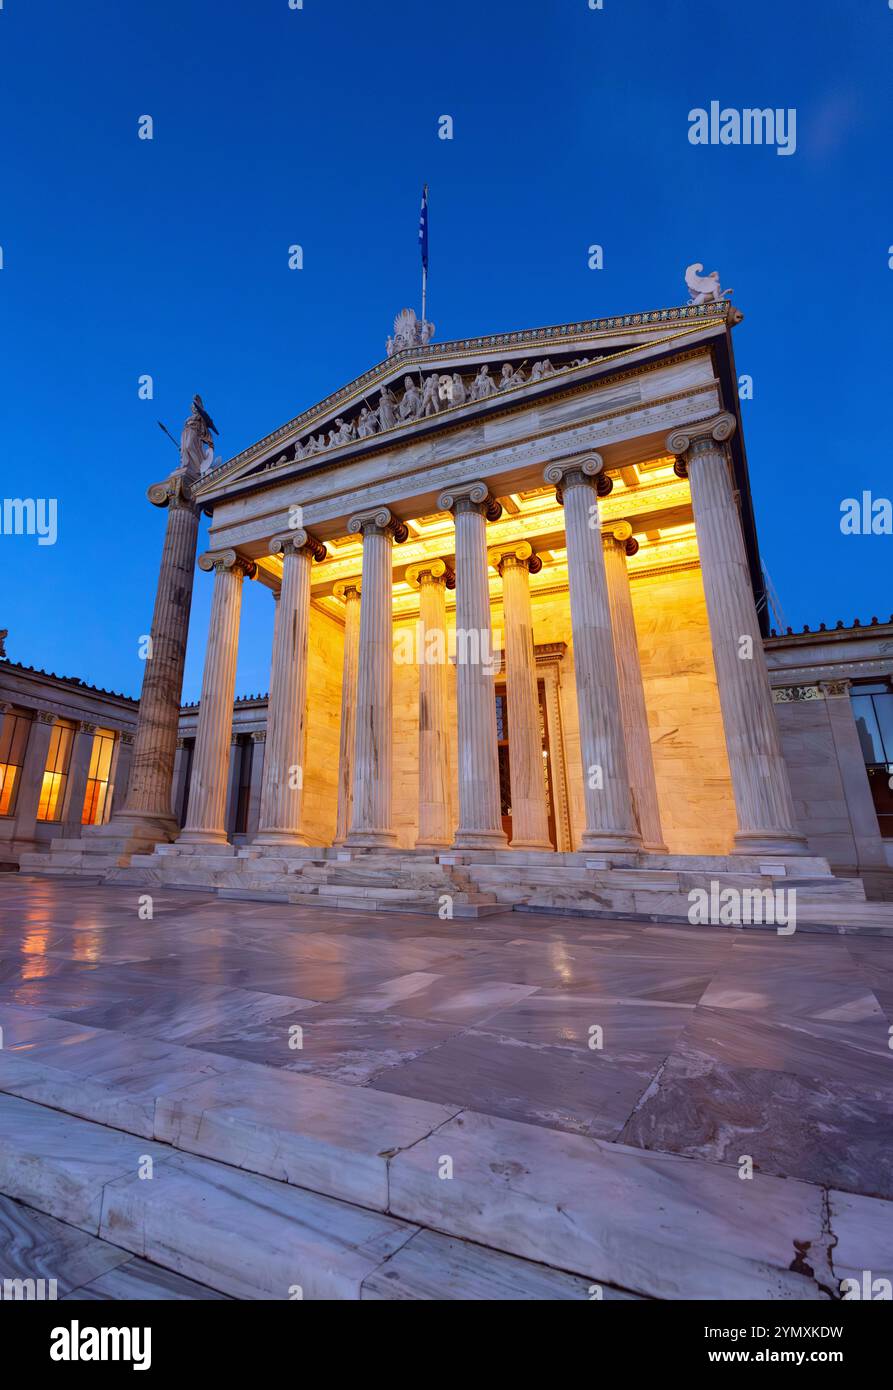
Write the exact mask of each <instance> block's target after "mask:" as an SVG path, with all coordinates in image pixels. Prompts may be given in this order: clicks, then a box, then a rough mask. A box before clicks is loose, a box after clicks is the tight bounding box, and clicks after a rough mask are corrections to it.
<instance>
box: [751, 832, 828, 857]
mask: <svg viewBox="0 0 893 1390" xmlns="http://www.w3.org/2000/svg"><path fill="white" fill-rule="evenodd" d="M733 849H734V853H735V854H810V853H811V851H810V848H809V845H808V844H807V843H806V839H805V837H804V836H803V835H797V834H796V833H794V832H791V831H787V830H739V831H738V832H737V834H736V835H735V839H734V842H733Z"/></svg>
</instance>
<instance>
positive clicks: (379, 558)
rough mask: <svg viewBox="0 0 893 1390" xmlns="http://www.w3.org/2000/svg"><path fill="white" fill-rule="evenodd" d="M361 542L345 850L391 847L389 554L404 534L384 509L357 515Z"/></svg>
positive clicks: (352, 527) (351, 526)
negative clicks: (349, 808)
mask: <svg viewBox="0 0 893 1390" xmlns="http://www.w3.org/2000/svg"><path fill="white" fill-rule="evenodd" d="M347 529H348V531H349V532H350V534H351V535H354V536H355V535H357V533H360V534H361V535H362V537H363V592H362V595H361V598H360V637H359V647H358V652H357V715H356V719H357V725H356V736H355V740H354V763H353V807H352V813H351V825H350V833H349V834H348V837H347V839H346V841H345V844H346V845H347V847H348V848H376V847H386V846H388V845H395V844H396V843H397V836H396V835H395V834H394V832H393V830H392V829H391V774H392V737H393V733H392V723H393V708H392V704H393V687H394V665H393V663H394V651H393V646H394V640H393V618H392V612H391V591H392V565H393V557H392V550H393V544H394V541H397V542H398V543H400V542H402V541H404V540H405V539H406V537H407V535H408V534H409V533H408V530H407V527H406V523H405V522H402V521H399V520H398V519H397V518H396V517H395V516H393V515H392V513H391V512H390V511H389V510H388V508H387V507H377V508H375V509H374V510H372V511H368V512H360V513H358V514H357V515H356V516H352V517H351V518H350V521H349V522H348V524H347Z"/></svg>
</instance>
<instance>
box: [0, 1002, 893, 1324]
mask: <svg viewBox="0 0 893 1390" xmlns="http://www.w3.org/2000/svg"><path fill="white" fill-rule="evenodd" d="M0 1014H2V1021H3V1025H4V1027H5V1029H6V1046H5V1047H4V1049H3V1050H2V1052H0V1193H3V1194H4V1195H6V1196H8V1197H11V1198H13V1199H15V1200H16V1201H19V1202H23V1203H26V1204H27V1205H28V1206H29V1207H32V1208H34V1209H36V1210H37V1211H39V1212H43V1213H46V1214H47V1215H49V1216H52V1217H55V1218H57V1219H59V1220H61V1221H63V1222H66V1223H68V1224H69V1225H71V1226H75V1227H77V1228H79V1229H80V1230H82V1231H87V1232H90V1233H91V1234H93V1235H96V1236H98V1237H100V1238H101V1239H103V1240H105V1241H107V1242H109V1243H110V1244H111V1245H114V1246H117V1247H118V1248H119V1249H121V1250H124V1251H128V1252H131V1253H132V1254H133V1255H135V1256H137V1257H139V1258H140V1259H144V1260H147V1261H150V1262H152V1263H154V1264H155V1265H157V1266H160V1267H161V1268H163V1269H165V1270H169V1271H172V1272H174V1273H176V1274H179V1275H181V1276H185V1277H186V1278H188V1279H191V1280H194V1281H196V1282H197V1283H198V1284H201V1285H203V1286H205V1287H206V1288H209V1289H213V1290H215V1291H217V1292H219V1293H222V1294H226V1295H229V1296H232V1297H236V1298H244V1299H294V1298H298V1297H303V1298H308V1299H316V1298H330V1299H348V1300H351V1299H361V1298H362V1299H431V1298H438V1299H471V1298H474V1299H581V1300H582V1299H586V1300H588V1299H592V1298H593V1297H596V1298H597V1297H603V1298H606V1299H611V1298H616V1299H628V1298H642V1297H645V1298H648V1297H656V1298H687V1299H690V1298H698V1299H710V1298H715V1297H717V1296H722V1297H739V1298H746V1299H765V1298H782V1299H810V1300H820V1299H825V1298H828V1297H831V1296H834V1295H833V1292H829V1291H834V1290H836V1289H837V1288H838V1285H839V1279H840V1278H842V1277H847V1276H848V1275H849V1273H850V1271H851V1270H852V1269H856V1270H858V1269H862V1268H872V1269H874V1270H875V1271H882V1272H886V1270H887V1268H888V1265H889V1251H890V1249H891V1248H893V1203H889V1202H884V1201H881V1200H879V1199H875V1198H869V1197H860V1196H856V1195H854V1194H848V1193H838V1192H834V1191H830V1192H825V1191H824V1190H822V1189H820V1188H818V1187H815V1186H813V1185H812V1184H809V1183H805V1182H801V1181H794V1180H789V1179H783V1178H776V1177H773V1176H771V1175H768V1174H764V1173H759V1172H757V1173H755V1174H754V1177H753V1179H752V1181H751V1182H749V1183H741V1182H740V1180H739V1176H738V1170H737V1167H736V1166H735V1165H727V1164H719V1163H712V1162H705V1161H702V1160H697V1159H688V1158H680V1157H678V1156H676V1155H672V1154H663V1153H659V1152H655V1151H646V1150H642V1149H636V1148H631V1147H628V1146H625V1145H621V1144H613V1143H608V1142H605V1141H602V1140H596V1139H591V1138H588V1137H585V1136H582V1135H577V1134H568V1133H564V1132H559V1131H556V1130H551V1129H548V1128H544V1127H540V1126H536V1125H529V1124H522V1123H518V1122H515V1121H510V1120H502V1119H499V1118H496V1117H494V1116H491V1115H487V1114H482V1113H478V1112H474V1111H469V1110H462V1109H460V1108H459V1107H458V1106H456V1105H449V1104H434V1103H431V1102H428V1101H421V1100H415V1099H411V1098H409V1097H404V1096H400V1095H394V1094H391V1093H389V1092H385V1091H373V1090H370V1089H368V1088H365V1087H357V1086H348V1085H344V1084H341V1083H337V1082H334V1081H330V1080H328V1079H325V1078H321V1077H316V1076H312V1075H308V1074H306V1073H296V1072H291V1071H288V1070H287V1069H279V1068H272V1067H267V1066H260V1065H256V1064H253V1063H248V1062H240V1061H236V1060H235V1059H230V1058H225V1057H221V1056H219V1055H216V1054H211V1053H206V1052H203V1051H201V1050H199V1049H197V1048H185V1047H180V1046H176V1045H173V1044H164V1045H163V1047H162V1045H161V1044H159V1043H158V1042H156V1041H154V1040H152V1039H149V1038H140V1037H138V1036H131V1035H122V1034H117V1033H109V1032H107V1031H104V1030H101V1029H90V1028H86V1029H85V1028H83V1027H80V1028H78V1027H76V1026H75V1025H73V1024H71V1023H65V1022H64V1021H63V1020H57V1019H51V1018H44V1019H36V1018H35V1017H34V1011H33V1010H32V1011H26V1010H22V1009H18V1010H14V1009H9V1008H7V1009H5V1010H3V1009H0ZM91 1048H94V1049H97V1050H98V1052H97V1055H99V1054H104V1055H105V1056H106V1057H108V1055H109V1051H110V1049H112V1050H113V1051H114V1052H115V1053H116V1054H117V1055H119V1060H120V1061H121V1062H122V1065H119V1066H116V1067H114V1068H104V1069H98V1068H96V1067H94V1065H93V1064H92V1063H93V1058H92V1056H91V1055H88V1054H89V1053H90V1049H91ZM162 1052H163V1054H164V1055H163V1057H162V1056H161V1053H162ZM125 1060H126V1065H123V1062H124V1061H125ZM160 1063H161V1065H160ZM97 1071H100V1072H101V1077H102V1079H101V1080H97V1079H96V1076H97ZM869 1247H870V1248H869ZM804 1251H806V1252H808V1258H807V1259H804V1258H803V1252H804Z"/></svg>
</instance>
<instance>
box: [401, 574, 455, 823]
mask: <svg viewBox="0 0 893 1390" xmlns="http://www.w3.org/2000/svg"><path fill="white" fill-rule="evenodd" d="M406 579H407V582H408V583H410V584H412V586H413V587H414V588H416V589H418V591H419V627H418V661H419V833H418V838H417V840H416V847H417V848H418V849H445V848H446V847H447V846H448V845H449V844H450V843H451V841H452V837H453V822H452V815H451V812H450V736H449V696H448V690H447V666H448V662H449V655H448V651H447V625H446V591H447V588H448V587H449V588H455V584H456V579H455V575H454V573H453V571H452V569H451V568H450V567H449V566H447V565H446V564H444V562H443V560H439V559H435V560H424V561H421V562H420V563H419V564H417V565H410V566H409V568H408V569H407V571H406Z"/></svg>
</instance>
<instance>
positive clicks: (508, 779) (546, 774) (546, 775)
mask: <svg viewBox="0 0 893 1390" xmlns="http://www.w3.org/2000/svg"><path fill="white" fill-rule="evenodd" d="M536 689H537V696H538V699H539V717H540V746H541V749H542V754H543V780H544V783H545V788H546V812H547V815H548V821H549V842H550V843H551V845H552V848H553V849H554V848H555V846H556V844H557V840H556V838H555V798H554V795H553V790H552V752H551V749H550V747H549V725H548V721H547V719H546V688H545V683H544V682H543V681H537V685H536ZM496 739H497V745H498V749H499V799H500V802H501V805H502V828H503V830H504V831H505V833H506V835H507V836H508V839H509V843H511V839H512V765H511V756H510V753H509V706H508V697H507V695H506V688H505V684H504V683H503V684H499V683H497V685H496Z"/></svg>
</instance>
